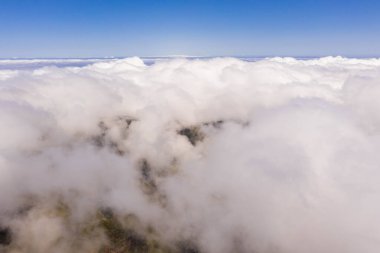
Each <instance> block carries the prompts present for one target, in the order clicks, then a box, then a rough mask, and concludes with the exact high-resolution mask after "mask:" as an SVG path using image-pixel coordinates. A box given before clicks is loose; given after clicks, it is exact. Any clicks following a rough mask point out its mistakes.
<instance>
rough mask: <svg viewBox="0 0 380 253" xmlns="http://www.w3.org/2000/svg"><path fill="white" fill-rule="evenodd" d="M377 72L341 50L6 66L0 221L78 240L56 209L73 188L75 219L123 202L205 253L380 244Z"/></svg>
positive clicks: (168, 235) (27, 246)
mask: <svg viewBox="0 0 380 253" xmlns="http://www.w3.org/2000/svg"><path fill="white" fill-rule="evenodd" d="M379 85H380V60H379V59H366V60H365V59H345V58H341V57H335V58H334V57H327V58H321V59H315V60H296V59H293V58H271V59H264V60H260V61H257V62H245V61H241V60H238V59H234V58H215V59H208V60H197V59H193V60H188V59H172V60H165V61H159V62H157V63H156V64H153V65H151V66H147V65H145V64H144V63H143V61H142V60H140V59H139V58H129V59H122V60H110V61H108V62H103V61H102V62H98V63H95V64H93V65H89V66H85V67H72V68H58V67H45V68H41V69H36V70H17V71H8V70H2V71H0V119H1V124H0V140H1V141H0V203H1V205H0V223H4V224H5V225H8V226H10V227H11V228H13V229H15V231H18V230H17V228H20V227H22V226H28V227H30V229H28V230H27V231H22V232H19V238H20V239H19V240H18V241H16V242H15V243H16V244H17V247H19V249H21V251H23V250H24V252H27V250H31V249H42V248H43V249H44V250H45V251H46V249H50V250H52V249H53V251H54V250H56V252H65V251H67V250H69V249H67V247H68V245H69V244H67V245H65V246H62V244H57V245H56V247H57V248H56V249H54V247H55V246H54V245H55V244H54V241H56V240H57V239H56V238H59V237H62V238H64V240H72V238H70V236H68V233H69V231H67V228H65V227H64V226H63V225H62V224H61V221H60V220H56V219H53V218H51V216H49V215H47V214H45V213H44V211H43V210H44V208H45V207H46V206H49V205H50V204H49V203H55V202H56V201H57V199H60V200H63V201H64V202H65V203H66V204H67V205H68V206H69V208H70V210H71V214H72V216H73V217H74V218H73V220H75V222H83V221H84V220H85V219H86V217H88V216H90V215H93V213H94V211H96V209H98V208H101V207H110V208H112V209H114V210H116V211H117V213H118V214H119V215H126V214H131V213H132V214H135V215H136V216H137V217H138V218H139V219H140V220H141V221H142V222H143V223H144V224H149V225H151V226H153V227H154V228H155V229H156V230H158V231H161V232H162V237H165V239H167V240H169V241H176V240H179V239H183V238H185V239H187V238H189V239H193V240H194V241H195V242H196V244H197V245H198V247H200V249H201V250H202V251H203V252H206V253H223V252H226V253H227V252H281V253H282V252H283V253H302V252H310V253H320V252H334V253H336V252H342V253H343V252H344V253H349V252H353V253H356V252H371V253H372V252H374V253H375V252H378V251H379V249H380V219H378V214H379V212H380V204H379V203H378V199H379V197H380V171H379V168H378V165H379V164H380V157H379V155H378V150H379V148H380V138H379V134H380V117H379V113H378V112H379V110H380V102H378V101H379V100H378V98H379V97H380V88H379V87H380V86H379ZM185 127H190V128H191V127H195V128H193V129H198V130H199V131H201V132H202V136H204V137H205V138H203V139H202V138H199V141H198V142H196V145H195V146H193V145H192V144H191V143H190V142H189V141H188V139H187V138H186V136H183V135H181V134H179V131H180V130H181V129H182V128H185ZM143 159H145V160H146V161H148V164H149V165H150V167H151V170H152V171H150V174H149V176H148V177H149V180H151V182H153V181H154V184H155V187H156V188H157V192H154V193H150V194H151V195H152V196H147V194H148V193H147V191H146V189H145V190H144V188H143V187H142V186H141V178H142V175H141V170H140V167H141V163H142V160H143ZM158 195H159V196H161V197H164V199H165V204H163V203H162V202H161V200H159V199H160V197H157V196H158ZM30 201H32V202H33V201H35V202H33V206H34V209H33V213H31V214H29V215H28V216H27V217H24V216H23V217H20V216H18V215H16V213H17V212H19V210H20V209H21V208H23V207H24V206H25V205H26V203H29V202H30ZM41 203H44V204H41ZM29 204H30V203H29ZM41 210H42V211H41ZM33 215H37V216H33ZM33 217H37V218H33ZM50 223H51V224H52V227H51V230H52V231H53V232H52V233H50V232H48V231H45V230H43V227H44V226H46V224H50ZM41 229H42V230H43V231H42V232H41V233H42V234H44V233H48V234H50V235H51V236H50V237H51V240H50V239H49V240H50V241H49V240H46V241H45V242H44V243H42V242H35V243H34V244H33V242H31V241H30V240H31V239H30V238H32V237H33V236H36V235H35V233H40V232H38V231H41ZM17 238H18V237H16V239H15V240H17ZM28 238H29V239H28ZM71 250H72V249H71Z"/></svg>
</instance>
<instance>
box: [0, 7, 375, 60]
mask: <svg viewBox="0 0 380 253" xmlns="http://www.w3.org/2000/svg"><path fill="white" fill-rule="evenodd" d="M132 55H138V56H160V55H198V56H215V55H235V56H275V55H276V56H324V55H343V56H363V57H366V56H380V1H379V0H355V1H354V0H319V1H317V0H314V1H313V0H244V1H243V0H136V1H129V0H0V57H1V58H8V57H31V58H32V57H103V56H132Z"/></svg>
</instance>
